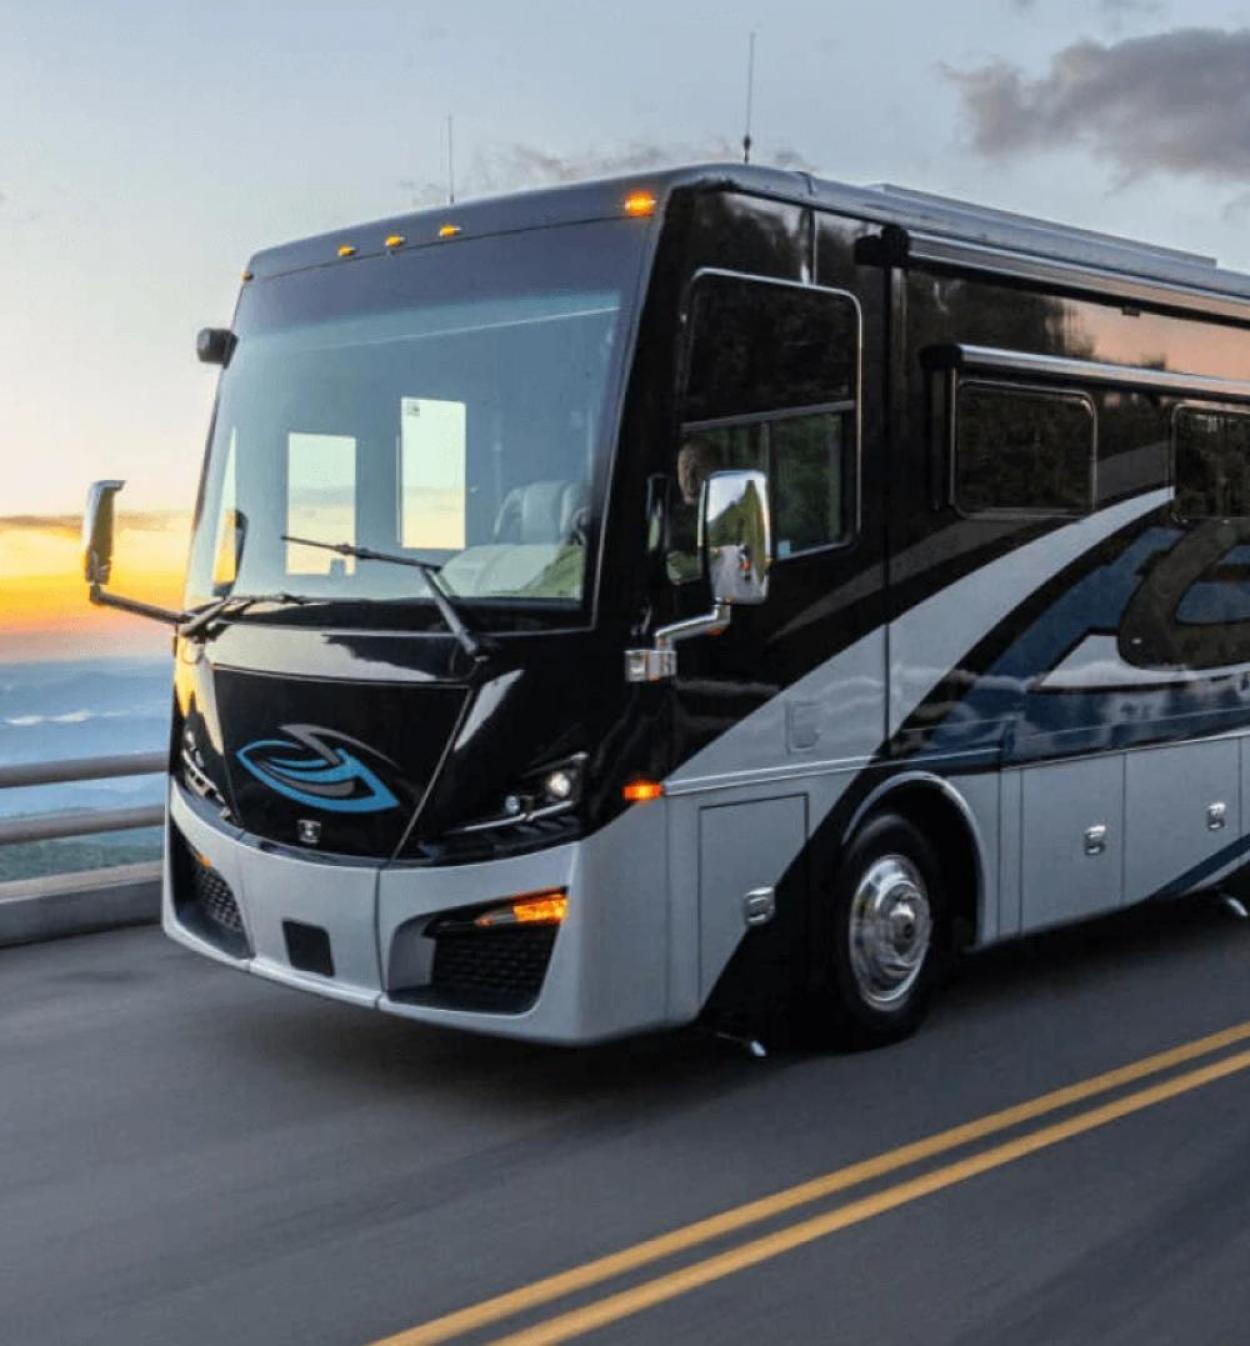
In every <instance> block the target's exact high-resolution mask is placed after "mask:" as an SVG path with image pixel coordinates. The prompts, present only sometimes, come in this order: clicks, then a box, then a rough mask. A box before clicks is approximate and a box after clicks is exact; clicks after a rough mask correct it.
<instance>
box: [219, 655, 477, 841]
mask: <svg viewBox="0 0 1250 1346" xmlns="http://www.w3.org/2000/svg"><path fill="white" fill-rule="evenodd" d="M213 680H214V682H215V684H216V686H215V691H216V701H217V707H218V710H219V712H220V723H221V726H222V733H223V737H224V744H223V749H224V751H223V756H224V758H225V766H226V771H227V773H228V777H229V782H230V790H231V794H232V796H233V799H234V803H235V810H236V813H237V816H238V822H239V824H240V825H241V826H242V827H243V828H244V830H245V831H248V832H251V833H252V834H253V835H255V836H259V837H264V838H266V839H268V840H271V841H276V842H280V843H282V844H283V845H288V846H298V847H303V848H306V849H315V850H318V851H321V852H325V853H330V854H337V855H352V856H367V857H369V858H371V859H376V860H384V859H385V858H386V857H388V856H389V855H390V854H391V853H392V852H393V851H394V850H395V848H396V847H397V846H398V845H399V843H400V840H401V839H402V837H403V835H404V832H405V831H406V830H407V828H408V826H409V824H410V823H411V822H412V820H413V817H414V816H415V814H416V812H417V810H418V809H419V808H420V806H421V802H422V800H423V799H424V798H425V794H426V791H427V790H428V788H429V786H430V784H431V782H432V781H433V778H434V775H435V773H436V772H437V770H438V766H439V763H440V762H441V761H442V759H443V756H444V754H445V752H446V750H447V746H448V744H449V742H450V741H451V738H452V736H453V735H454V733H455V731H456V726H457V724H458V723H459V720H460V716H461V712H462V711H463V708H464V703H465V698H466V696H467V692H466V690H465V689H464V688H462V687H449V686H439V685H431V684H430V683H428V682H405V683H387V682H340V681H337V680H335V681H331V680H328V679H327V680H323V679H314V678H296V677H290V676H281V675H277V674H269V673H255V672H243V671H240V670H238V669H231V668H221V667H218V668H217V669H216V670H215V671H214V679H213Z"/></svg>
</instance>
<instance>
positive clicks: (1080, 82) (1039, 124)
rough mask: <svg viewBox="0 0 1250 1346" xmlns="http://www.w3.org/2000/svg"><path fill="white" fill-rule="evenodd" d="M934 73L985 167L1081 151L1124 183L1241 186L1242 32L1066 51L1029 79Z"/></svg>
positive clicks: (1248, 136) (1248, 107) (1246, 70)
mask: <svg viewBox="0 0 1250 1346" xmlns="http://www.w3.org/2000/svg"><path fill="white" fill-rule="evenodd" d="M1118 2H1119V3H1121V4H1123V3H1125V2H1126V0H1118ZM943 73H944V74H945V75H946V77H947V78H948V79H949V80H950V81H951V82H952V83H953V84H955V86H956V87H957V88H958V90H959V92H960V96H961V98H962V101H963V112H964V116H965V118H966V121H967V125H968V132H969V139H970V143H971V146H972V148H973V149H974V150H975V151H976V153H978V154H980V155H982V156H984V157H985V158H988V159H996V158H1004V157H1006V156H1007V155H1011V154H1018V153H1028V152H1030V151H1036V150H1051V149H1062V148H1067V147H1069V146H1072V145H1086V146H1088V147H1089V148H1090V149H1092V150H1093V151H1094V153H1095V154H1096V155H1098V156H1099V157H1100V158H1103V159H1106V160H1108V161H1110V162H1111V163H1112V164H1114V165H1115V166H1116V167H1117V168H1118V169H1119V170H1120V171H1121V172H1122V173H1123V174H1124V175H1125V177H1126V178H1136V177H1141V176H1144V175H1146V174H1148V173H1152V172H1159V171H1161V172H1168V173H1175V174H1188V175H1197V176H1202V177H1207V178H1211V179H1215V180H1221V181H1243V180H1250V28H1238V29H1232V30H1228V31H1224V30H1221V29H1217V28H1178V29H1173V30H1171V31H1169V32H1165V33H1156V34H1153V35H1151V36H1148V37H1134V38H1125V39H1124V40H1123V41H1120V42H1112V43H1107V44H1104V43H1100V42H1095V41H1091V40H1085V41H1081V42H1075V43H1073V44H1072V45H1071V46H1068V47H1065V48H1063V50H1062V51H1059V52H1057V53H1056V54H1055V55H1054V56H1053V57H1052V58H1051V62H1050V69H1049V70H1048V71H1047V73H1046V74H1044V75H1042V76H1041V77H1039V78H1037V79H1031V78H1029V77H1028V76H1027V75H1026V74H1025V72H1024V71H1022V70H1021V69H1020V67H1019V66H1016V65H1012V64H1011V63H1009V62H1007V61H1004V60H995V61H990V62H988V63H986V64H984V65H981V66H977V67H974V68H972V69H969V70H954V69H951V68H949V67H943Z"/></svg>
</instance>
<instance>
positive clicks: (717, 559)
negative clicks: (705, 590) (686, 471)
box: [699, 471, 772, 606]
mask: <svg viewBox="0 0 1250 1346" xmlns="http://www.w3.org/2000/svg"><path fill="white" fill-rule="evenodd" d="M699 537H700V543H701V548H702V550H703V553H704V555H705V556H706V558H707V573H708V579H709V581H710V582H711V585H712V597H713V599H714V600H715V601H716V602H717V603H728V604H730V605H731V606H734V605H737V604H743V605H753V604H756V603H762V602H764V600H765V599H766V598H767V597H768V568H769V566H770V564H771V562H772V523H771V518H770V514H769V508H768V477H767V475H766V474H765V473H763V472H757V471H734V472H713V473H712V474H711V476H709V477H708V479H707V480H706V481H705V482H704V483H703V495H702V502H701V509H700V511H699Z"/></svg>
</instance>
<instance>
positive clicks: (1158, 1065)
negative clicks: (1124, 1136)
mask: <svg viewBox="0 0 1250 1346" xmlns="http://www.w3.org/2000/svg"><path fill="white" fill-rule="evenodd" d="M1247 1039H1250V1022H1247V1023H1242V1024H1237V1025H1235V1026H1234V1027H1231V1028H1226V1029H1223V1030H1222V1031H1221V1032H1218V1033H1212V1034H1210V1035H1209V1036H1207V1037H1203V1038H1198V1039H1196V1040H1195V1041H1193V1042H1187V1043H1183V1044H1182V1045H1181V1046H1179V1047H1172V1048H1170V1049H1169V1050H1168V1051H1164V1052H1158V1053H1156V1054H1155V1055H1153V1056H1147V1057H1144V1058H1143V1059H1142V1060H1140V1061H1134V1062H1131V1063H1130V1064H1129V1065H1126V1066H1120V1067H1118V1068H1117V1069H1115V1070H1110V1071H1107V1072H1106V1073H1104V1074H1102V1075H1095V1076H1093V1077H1092V1078H1090V1079H1087V1080H1082V1081H1079V1082H1078V1083H1076V1084H1069V1085H1065V1086H1064V1087H1063V1088H1062V1089H1055V1090H1053V1091H1051V1092H1050V1093H1046V1094H1042V1095H1040V1096H1039V1097H1037V1098H1034V1099H1030V1100H1029V1101H1027V1102H1025V1103H1018V1104H1015V1105H1014V1106H1012V1107H1009V1108H1004V1109H1002V1110H1001V1111H999V1112H992V1113H989V1114H987V1115H986V1116H984V1117H980V1118H977V1119H976V1120H974V1121H971V1122H964V1123H962V1124H961V1125H959V1126H955V1127H952V1128H950V1129H949V1130H947V1131H939V1132H937V1133H936V1134H935V1135H932V1136H928V1137H926V1138H925V1139H923V1140H918V1141H913V1142H912V1143H910V1144H908V1145H902V1146H899V1147H898V1148H897V1149H893V1150H887V1151H886V1152H885V1153H884V1154H880V1155H877V1156H876V1157H875V1158H872V1159H865V1160H861V1161H860V1162H858V1163H855V1164H851V1165H849V1166H848V1167H846V1168H840V1169H836V1170H834V1171H833V1172H831V1173H826V1174H824V1175H822V1176H821V1177H818V1178H811V1179H809V1180H808V1181H806V1182H801V1183H798V1184H797V1185H796V1186H793V1187H787V1188H784V1189H783V1190H781V1191H779V1192H774V1193H772V1194H771V1195H770V1196H766V1197H760V1198H759V1199H757V1200H755V1201H748V1202H746V1203H745V1204H743V1205H741V1206H734V1207H732V1208H730V1209H729V1210H725V1211H721V1212H720V1213H719V1214H717V1215H712V1216H708V1217H707V1218H705V1219H702V1220H696V1221H694V1222H693V1223H691V1224H687V1225H683V1226H681V1227H680V1228H677V1229H672V1230H669V1231H668V1232H667V1233H665V1234H659V1235H657V1236H655V1237H654V1238H649V1239H645V1240H643V1241H642V1242H641V1243H636V1244H633V1245H632V1246H631V1247H628V1248H623V1249H621V1250H620V1251H619V1252H615V1253H609V1254H608V1255H607V1256H605V1257H599V1258H595V1259H594V1260H593V1261H590V1262H584V1263H582V1264H581V1265H580V1266H576V1267H570V1268H569V1269H568V1270H567V1271H561V1272H557V1273H556V1274H555V1275H553V1276H547V1277H544V1278H543V1279H542V1280H538V1281H533V1282H531V1283H530V1284H528V1285H523V1286H520V1287H518V1288H517V1289H515V1290H509V1291H507V1292H506V1293H504V1294H501V1295H496V1296H494V1297H493V1298H491V1299H485V1300H482V1301H481V1302H480V1303H477V1304H471V1305H469V1306H468V1307H467V1308H463V1309H457V1310H455V1311H454V1312H452V1313H449V1314H445V1315H444V1316H443V1317H441V1318H433V1319H431V1320H430V1321H429V1322H427V1323H422V1324H420V1325H419V1326H417V1327H413V1328H408V1329H407V1330H405V1331H403V1332H398V1333H396V1334H395V1335H393V1336H389V1337H384V1338H381V1339H379V1340H378V1341H375V1342H373V1343H372V1344H371V1346H436V1343H438V1342H444V1341H450V1340H452V1339H453V1338H455V1337H458V1336H461V1335H463V1334H464V1333H466V1332H472V1331H476V1330H477V1329H479V1328H482V1327H487V1326H489V1325H490V1324H491V1323H497V1322H500V1321H501V1320H502V1319H504V1318H511V1317H513V1316H515V1315H516V1314H519V1313H525V1312H527V1311H528V1310H531V1309H535V1308H538V1307H540V1306H541V1305H543V1304H548V1303H550V1302H551V1301H552V1300H555V1299H563V1298H564V1297H565V1296H566V1295H571V1294H574V1293H576V1292H577V1291H579V1290H585V1289H587V1288H589V1287H590V1286H592V1285H598V1284H599V1283H600V1282H602V1281H606V1280H610V1279H611V1278H613V1277H615V1276H620V1275H623V1274H624V1273H625V1272H629V1271H636V1270H637V1269H638V1268H639V1267H644V1266H647V1265H649V1264H650V1263H652V1262H657V1261H659V1260H660V1259H661V1258H664V1257H669V1256H671V1255H672V1254H674V1253H679V1252H687V1251H689V1250H690V1249H692V1248H696V1247H698V1246H699V1245H700V1244H703V1243H707V1242H709V1241H710V1240H712V1239H715V1238H719V1237H721V1236H722V1235H725V1234H731V1233H734V1232H736V1231H737V1230H740V1229H743V1228H746V1227H747V1226H749V1225H753V1224H758V1223H759V1222H760V1221H761V1220H767V1219H770V1218H771V1217H773V1216H776V1215H781V1214H784V1213H785V1212H786V1211H789V1210H793V1209H795V1208H796V1207H798V1206H806V1205H809V1204H810V1203H811V1202H813V1201H818V1200H820V1199H821V1198H823V1197H827V1196H832V1195H834V1194H835V1193H837V1192H842V1191H845V1190H847V1189H848V1188H850V1187H856V1186H858V1185H859V1184H860V1183H864V1182H868V1181H870V1180H871V1179H873V1178H880V1177H884V1176H885V1175H887V1174H889V1173H893V1172H895V1171H896V1170H898V1169H900V1168H906V1167H908V1166H909V1165H911V1164H916V1163H919V1162H921V1161H922V1160H925V1159H933V1158H936V1157H937V1156H938V1155H941V1154H945V1153H947V1152H948V1151H950V1150H953V1149H957V1148H958V1147H959V1146H961V1145H967V1144H969V1143H970V1142H971V1141H974V1140H983V1139H985V1138H986V1137H987V1136H992V1135H994V1134H996V1133H997V1132H999V1131H1005V1130H1008V1129H1009V1128H1011V1127H1013V1126H1019V1125H1020V1124H1021V1123H1023V1122H1029V1121H1034V1120H1035V1119H1036V1118H1038V1117H1043V1116H1045V1115H1046V1114H1047V1113H1051V1112H1055V1111H1057V1110H1058V1109H1060V1108H1065V1107H1070V1106H1071V1105H1072V1104H1074V1103H1081V1102H1084V1101H1085V1100H1086V1099H1089V1098H1093V1097H1096V1096H1097V1095H1098V1094H1103V1093H1107V1092H1108V1091H1109V1090H1112V1089H1118V1088H1120V1087H1121V1086H1123V1085H1126V1084H1133V1083H1136V1082H1137V1081H1138V1080H1141V1079H1145V1078H1147V1077H1148V1076H1150V1075H1157V1074H1158V1073H1159V1072H1160V1071H1164V1070H1170V1069H1171V1068H1172V1067H1174V1066H1179V1065H1184V1064H1186V1063H1187V1062H1190V1061H1193V1060H1196V1059H1197V1058H1199V1057H1202V1056H1209V1055H1210V1054H1211V1053H1212V1052H1217V1051H1220V1050H1222V1049H1223V1048H1226V1047H1231V1046H1233V1045H1234V1044H1236V1043H1239V1042H1244V1041H1246V1040H1247Z"/></svg>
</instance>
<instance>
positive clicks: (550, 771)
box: [452, 752, 586, 832]
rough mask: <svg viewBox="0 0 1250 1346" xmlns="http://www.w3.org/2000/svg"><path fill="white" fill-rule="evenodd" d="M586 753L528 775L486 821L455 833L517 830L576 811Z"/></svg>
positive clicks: (583, 775) (457, 830)
mask: <svg viewBox="0 0 1250 1346" xmlns="http://www.w3.org/2000/svg"><path fill="white" fill-rule="evenodd" d="M585 772H586V754H585V753H584V752H579V753H575V754H574V755H573V756H572V757H566V758H565V759H564V760H563V761H560V762H550V763H548V764H547V765H546V766H545V767H542V768H540V769H539V770H538V771H532V772H530V773H529V774H528V775H526V776H525V777H524V778H523V779H522V780H521V781H520V782H518V784H517V785H516V787H515V788H514V789H511V790H509V791H508V792H507V793H506V794H505V795H504V796H503V797H502V799H500V801H499V803H498V805H497V806H496V807H495V808H494V809H493V810H492V811H491V813H490V815H489V816H488V817H486V818H481V819H478V820H476V821H474V822H471V823H467V824H466V825H465V826H463V827H456V828H453V829H452V830H453V831H454V832H484V831H487V830H489V829H491V828H500V827H515V826H518V825H519V824H521V823H528V822H536V821H538V820H540V819H542V818H555V817H558V816H559V815H560V814H562V813H568V812H570V811H571V810H572V809H574V808H576V806H577V804H578V803H579V802H580V800H581V797H582V789H583V785H584V778H585Z"/></svg>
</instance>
